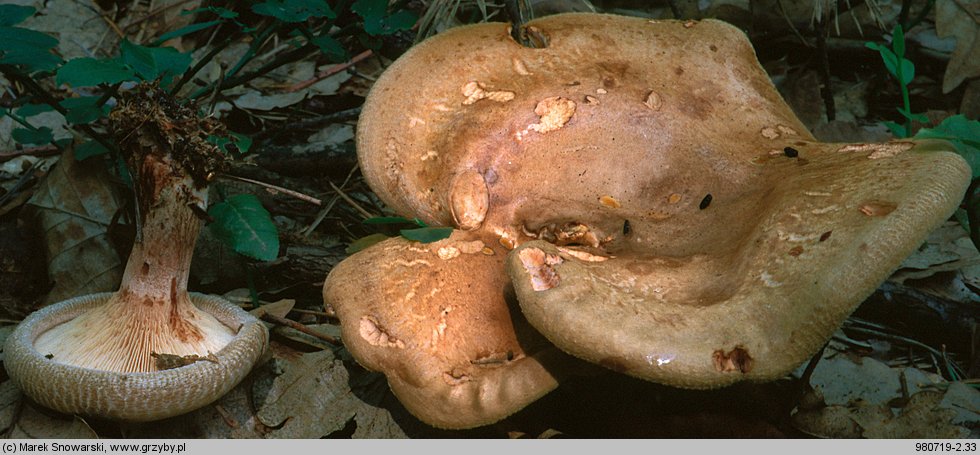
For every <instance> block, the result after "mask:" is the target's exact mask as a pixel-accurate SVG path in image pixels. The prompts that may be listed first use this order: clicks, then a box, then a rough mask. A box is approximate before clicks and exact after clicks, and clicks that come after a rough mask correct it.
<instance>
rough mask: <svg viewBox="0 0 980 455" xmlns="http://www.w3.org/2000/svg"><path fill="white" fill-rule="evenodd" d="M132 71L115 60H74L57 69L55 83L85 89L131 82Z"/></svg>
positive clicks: (86, 58)
mask: <svg viewBox="0 0 980 455" xmlns="http://www.w3.org/2000/svg"><path fill="white" fill-rule="evenodd" d="M133 78H134V74H133V70H132V69H130V68H129V67H127V66H126V65H124V64H123V63H122V62H120V61H118V60H116V59H106V60H97V59H94V58H88V57H83V58H76V59H73V60H69V61H68V63H65V65H64V66H62V67H61V68H59V69H58V76H57V77H56V78H55V82H56V83H57V84H58V85H61V84H68V85H71V86H72V87H85V86H90V85H99V84H115V83H117V82H122V81H129V80H133Z"/></svg>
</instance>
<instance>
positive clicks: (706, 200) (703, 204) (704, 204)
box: [698, 193, 711, 210]
mask: <svg viewBox="0 0 980 455" xmlns="http://www.w3.org/2000/svg"><path fill="white" fill-rule="evenodd" d="M710 204H711V193H708V194H707V195H706V196H705V197H704V199H701V204H700V205H698V208H699V209H701V210H704V209H706V208H708V205H710Z"/></svg>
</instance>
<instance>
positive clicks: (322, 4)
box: [252, 0, 337, 22]
mask: <svg viewBox="0 0 980 455" xmlns="http://www.w3.org/2000/svg"><path fill="white" fill-rule="evenodd" d="M252 11H253V12H255V14H261V15H263V16H272V17H274V18H276V19H279V20H281V21H283V22H303V21H305V20H307V19H309V18H311V17H325V18H327V19H334V18H336V17H337V14H336V13H334V12H333V10H332V9H330V5H328V4H327V2H326V1H325V0H268V1H266V2H263V3H259V4H256V5H253V6H252Z"/></svg>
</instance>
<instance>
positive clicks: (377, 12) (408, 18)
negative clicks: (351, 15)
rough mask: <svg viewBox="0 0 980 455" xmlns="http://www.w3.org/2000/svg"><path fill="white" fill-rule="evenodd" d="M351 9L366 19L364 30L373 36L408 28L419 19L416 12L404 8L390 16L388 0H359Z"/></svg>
mask: <svg viewBox="0 0 980 455" xmlns="http://www.w3.org/2000/svg"><path fill="white" fill-rule="evenodd" d="M350 9H351V11H353V12H355V13H357V14H358V15H359V16H361V17H362V18H363V19H364V31H365V32H367V33H368V34H369V35H372V36H375V35H390V34H392V33H395V32H397V31H399V30H407V29H409V28H411V27H412V25H414V24H415V21H416V20H418V17H417V16H416V15H415V14H414V13H412V12H410V11H404V10H403V11H398V12H396V13H395V14H393V15H391V16H389V15H388V14H387V11H388V0H357V1H356V2H354V4H353V5H351V7H350Z"/></svg>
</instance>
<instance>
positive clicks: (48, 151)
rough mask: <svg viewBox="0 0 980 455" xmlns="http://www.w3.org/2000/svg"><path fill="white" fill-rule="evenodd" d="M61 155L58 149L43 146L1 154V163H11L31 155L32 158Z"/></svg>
mask: <svg viewBox="0 0 980 455" xmlns="http://www.w3.org/2000/svg"><path fill="white" fill-rule="evenodd" d="M59 153H61V150H58V148H57V147H55V146H53V145H41V146H38V147H27V148H25V149H23V150H11V151H9V152H0V163H2V162H4V161H10V160H12V159H14V158H17V157H18V156H24V155H30V156H54V155H57V154H59Z"/></svg>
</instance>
